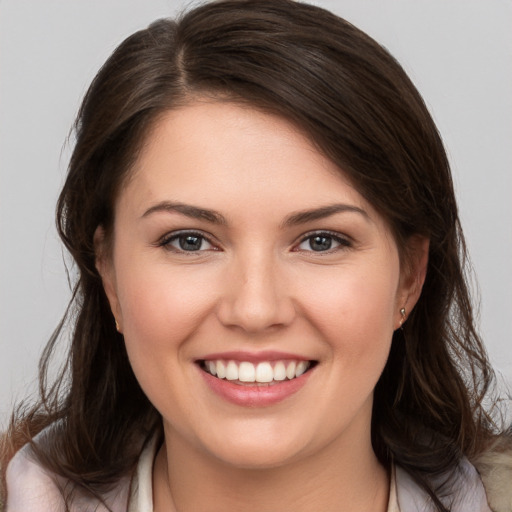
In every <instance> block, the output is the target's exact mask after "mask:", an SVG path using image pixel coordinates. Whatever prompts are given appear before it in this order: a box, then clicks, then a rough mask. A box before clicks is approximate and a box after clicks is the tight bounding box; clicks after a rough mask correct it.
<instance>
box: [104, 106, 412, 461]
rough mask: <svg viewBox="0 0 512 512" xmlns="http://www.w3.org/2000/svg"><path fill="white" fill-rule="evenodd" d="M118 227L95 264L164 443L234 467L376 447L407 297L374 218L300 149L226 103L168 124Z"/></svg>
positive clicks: (122, 201) (139, 173)
mask: <svg viewBox="0 0 512 512" xmlns="http://www.w3.org/2000/svg"><path fill="white" fill-rule="evenodd" d="M115 214H116V215H115V216H116V220H115V226H114V239H113V249H112V251H111V254H110V255H109V256H108V257H105V258H100V259H99V263H98V266H99V269H100V272H101V274H102V277H103V280H104V284H105V289H106V292H107V295H108V297H109V300H110V303H111V306H112V310H113V313H114V315H115V317H116V318H117V320H118V322H119V325H120V329H121V331H122V332H123V335H124V338H125V342H126V347H127V351H128V355H129V358H130V362H131V364H132V367H133V370H134V372H135V375H136V377H137V379H138V381H139V382H140V385H141V386H142V388H143V390H144V392H145V393H146V394H147V396H148V397H149V399H150V400H151V402H152V403H153V404H154V406H155V407H156V408H157V409H158V411H159V412H160V413H161V415H162V417H163V421H164V427H165V434H166V440H167V441H168V442H171V443H172V444H173V445H174V446H182V447H184V446H187V447H188V448H187V449H190V450H195V451H196V452H197V453H201V454H202V455H203V456H209V457H214V458H215V459H217V460H222V461H224V462H226V463H228V464H233V465H238V466H244V467H265V466H269V467H270V466H276V465H280V464H285V463H288V462H291V461H294V460H298V459H301V458H304V457H310V456H313V455H314V454H315V453H319V452H320V451H321V450H322V449H323V448H325V447H327V446H329V445H331V446H332V445H333V443H337V444H338V445H339V446H342V445H345V446H346V447H349V446H360V445H361V444H366V445H368V444H369V442H370V441H369V430H370V420H371V408H372V395H373V389H374V386H375V384H376V382H377V380H378V378H379V376H380V374H381V372H382V370H383V368H384V365H385V363H386V359H387V356H388V353H389V349H390V343H391V338H392V333H393V331H394V329H396V328H397V327H398V325H399V322H400V313H399V311H400V308H402V307H403V306H404V305H406V304H407V307H408V309H410V307H411V303H412V302H414V300H415V297H414V296H413V292H412V291H411V286H409V285H408V283H409V281H411V280H410V279H405V278H404V276H403V275H402V273H401V270H400V261H399V254H398V250H397V247H396V245H395V242H394V240H393V238H392V236H391V234H390V230H389V228H388V227H387V225H386V223H385V222H384V220H383V219H382V218H381V217H380V216H379V215H378V214H377V213H376V211H374V210H373V208H372V207H371V205H370V204H368V203H367V202H366V201H365V200H364V199H363V197H362V196H361V195H360V194H359V193H358V192H357V191H356V190H355V189H354V188H353V186H351V184H350V182H349V181H348V179H346V177H344V175H343V172H342V171H341V170H340V169H338V168H337V167H336V166H335V165H334V164H333V163H332V162H331V161H329V160H328V159H326V158H325V157H324V156H322V155H321V154H320V153H319V152H318V151H317V150H315V148H314V147H313V145H312V144H311V143H310V141H309V140H308V139H307V138H306V137H304V135H302V134H301V133H300V132H299V131H298V130H297V129H295V128H294V127H293V126H292V125H291V124H289V123H288V122H287V121H285V120H283V119H280V118H277V117H273V116H271V115H268V114H264V113H261V112H258V111H256V110H253V109H250V108H247V107H245V108H244V107H241V106H237V105H234V104H227V103H215V102H202V103H201V102H197V103H194V104H191V105H189V106H186V107H183V108H181V109H178V110H176V111H171V112H168V113H167V114H166V115H165V116H164V117H162V118H161V119H160V120H159V121H158V123H157V125H156V126H155V128H154V130H153V131H152V132H151V134H150V136H149V139H148V141H147V144H146V145H145V147H144V150H143V152H142V153H141V155H140V157H139V159H138V161H137V163H136V166H135V169H134V171H133V175H132V176H131V177H130V179H129V180H128V181H127V183H126V185H125V186H124V187H123V189H122V190H121V192H120V195H119V198H118V200H117V204H116V210H115ZM99 238H101V236H100V235H99Z"/></svg>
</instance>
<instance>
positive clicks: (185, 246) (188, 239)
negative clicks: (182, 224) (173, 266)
mask: <svg viewBox="0 0 512 512" xmlns="http://www.w3.org/2000/svg"><path fill="white" fill-rule="evenodd" d="M162 245H163V246H166V247H172V248H173V249H177V250H178V251H184V252H194V251H208V250H211V249H213V245H212V244H211V243H210V242H208V240H207V239H206V238H205V237H204V236H202V235H200V234H198V233H180V234H177V235H173V236H171V237H169V238H167V240H164V241H163V242H162Z"/></svg>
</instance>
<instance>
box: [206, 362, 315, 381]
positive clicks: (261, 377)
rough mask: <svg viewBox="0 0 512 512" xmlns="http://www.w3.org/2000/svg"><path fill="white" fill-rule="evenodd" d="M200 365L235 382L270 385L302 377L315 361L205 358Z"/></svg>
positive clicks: (212, 373) (223, 378)
mask: <svg viewBox="0 0 512 512" xmlns="http://www.w3.org/2000/svg"><path fill="white" fill-rule="evenodd" d="M200 366H201V368H202V369H203V370H204V371H205V372H207V373H209V374H210V375H213V376H214V377H217V378H218V379H222V380H228V381H231V382H232V383H234V384H240V385H244V384H246V385H247V384H258V385H259V384H262V385H265V384H266V385H269V384H272V383H278V382H282V381H286V380H293V379H296V378H297V377H300V376H301V375H303V374H304V373H305V372H307V371H308V370H309V369H310V368H311V367H312V366H313V361H304V360H281V361H279V360H278V361H261V362H259V363H257V364H254V363H251V362H249V361H233V360H230V361H226V360H223V359H217V360H203V361H201V363H200Z"/></svg>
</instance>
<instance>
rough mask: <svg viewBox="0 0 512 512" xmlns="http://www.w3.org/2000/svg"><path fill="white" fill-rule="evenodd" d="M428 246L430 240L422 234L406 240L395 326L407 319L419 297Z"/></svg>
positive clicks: (426, 263)
mask: <svg viewBox="0 0 512 512" xmlns="http://www.w3.org/2000/svg"><path fill="white" fill-rule="evenodd" d="M429 247H430V240H429V239H428V238H426V237H424V236H420V235H413V236H411V237H410V238H409V239H408V240H407V245H406V250H405V256H404V258H403V259H404V261H403V267H402V270H401V277H400V286H399V291H398V294H397V321H396V324H395V325H396V328H398V327H400V326H401V325H402V323H403V322H404V321H405V320H406V319H407V316H409V314H410V313H411V311H412V310H413V308H414V306H415V305H416V303H417V302H418V299H419V298H420V295H421V290H422V289H423V283H424V282H425V278H426V275H427V266H428V252H429ZM403 310H405V314H402V312H403Z"/></svg>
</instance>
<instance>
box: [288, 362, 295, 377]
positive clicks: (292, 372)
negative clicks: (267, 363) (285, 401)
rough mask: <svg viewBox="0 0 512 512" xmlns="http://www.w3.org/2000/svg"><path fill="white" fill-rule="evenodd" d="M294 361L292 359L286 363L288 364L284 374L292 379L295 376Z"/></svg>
mask: <svg viewBox="0 0 512 512" xmlns="http://www.w3.org/2000/svg"><path fill="white" fill-rule="evenodd" d="M295 367H296V365H295V363H294V362H293V361H292V362H291V363H288V366H287V367H286V376H287V377H288V378H289V379H293V378H294V377H295Z"/></svg>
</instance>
